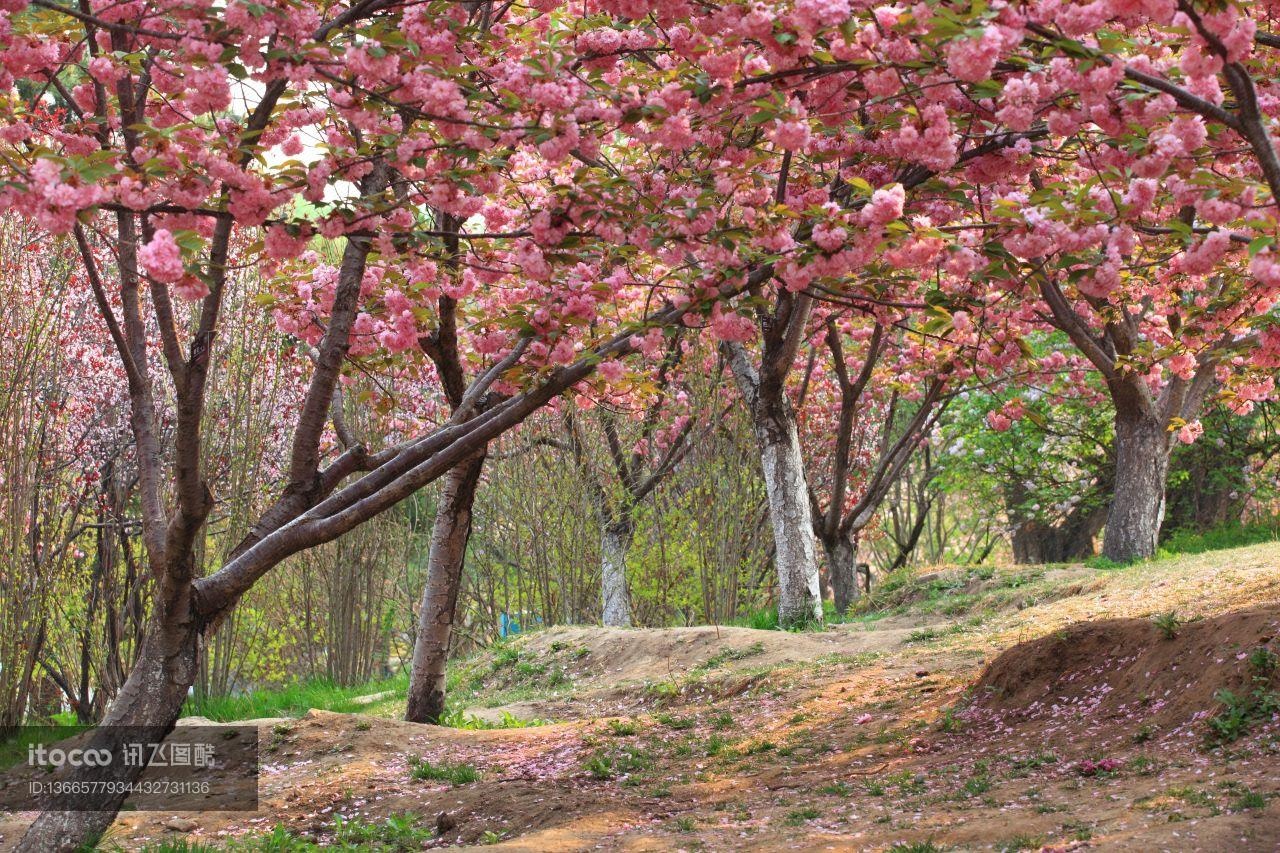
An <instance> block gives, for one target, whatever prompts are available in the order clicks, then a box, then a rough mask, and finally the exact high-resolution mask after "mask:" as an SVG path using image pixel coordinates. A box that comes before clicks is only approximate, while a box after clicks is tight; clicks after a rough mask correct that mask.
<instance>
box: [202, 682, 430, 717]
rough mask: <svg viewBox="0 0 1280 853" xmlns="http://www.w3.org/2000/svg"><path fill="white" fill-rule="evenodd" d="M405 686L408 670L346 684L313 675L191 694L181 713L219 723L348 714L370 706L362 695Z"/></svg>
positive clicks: (399, 692)
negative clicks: (229, 691)
mask: <svg viewBox="0 0 1280 853" xmlns="http://www.w3.org/2000/svg"><path fill="white" fill-rule="evenodd" d="M408 689H409V675H408V673H401V674H399V675H396V676H392V677H391V678H385V679H378V680H375V681H368V682H365V683H364V684H355V685H351V686H346V687H344V686H342V685H339V684H335V683H334V682H332V681H330V680H329V679H326V678H316V679H310V680H307V681H298V682H295V683H293V684H289V685H285V686H284V687H279V688H272V689H266V690H251V691H249V692H247V693H239V694H236V695H234V696H192V697H190V698H188V699H187V702H186V704H185V705H183V708H182V714H183V716H187V717H191V716H194V717H208V718H209V719H210V720H214V721H215V722H219V723H230V722H235V721H236V720H254V719H259V718H262V717H301V716H302V715H303V714H305V713H307V711H310V710H312V709H317V710H321V711H335V712H337V713H340V714H350V713H355V712H358V711H367V710H368V709H369V705H368V704H367V703H363V702H359V701H356V700H358V699H360V698H361V697H363V696H370V695H373V694H375V693H386V692H388V691H391V692H394V693H396V694H397V695H398V696H403V695H404V694H405V693H407V692H408Z"/></svg>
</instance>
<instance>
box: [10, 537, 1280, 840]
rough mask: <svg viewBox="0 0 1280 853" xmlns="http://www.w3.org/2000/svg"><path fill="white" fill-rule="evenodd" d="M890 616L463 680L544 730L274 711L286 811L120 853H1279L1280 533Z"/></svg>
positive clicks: (136, 820) (970, 592) (634, 641)
mask: <svg viewBox="0 0 1280 853" xmlns="http://www.w3.org/2000/svg"><path fill="white" fill-rule="evenodd" d="M875 603H876V604H877V605H878V606H879V607H880V609H879V610H877V611H875V612H872V613H869V614H866V615H864V616H862V617H860V618H858V619H855V620H853V621H850V622H849V623H847V624H842V625H836V626H833V627H830V628H828V629H827V630H826V631H823V632H820V633H817V632H810V633H785V632H779V631H758V630H752V629H747V628H724V627H722V628H718V629H717V628H714V627H706V628H677V629H665V630H649V629H636V630H613V629H600V628H557V629H552V630H547V631H543V632H539V633H536V634H532V635H530V636H528V637H525V638H523V639H521V640H519V641H517V642H514V643H508V644H503V645H501V646H499V647H497V648H496V649H495V650H492V651H490V652H487V653H485V654H484V655H481V656H478V657H476V658H474V659H472V660H470V661H467V662H464V663H463V664H461V665H460V666H459V667H457V669H456V671H455V673H454V674H453V677H452V681H453V685H452V687H453V688H454V691H455V696H460V697H462V698H464V699H465V700H466V701H467V702H468V703H469V704H470V706H471V708H470V710H469V711H468V713H469V714H471V715H473V716H474V717H476V718H479V719H481V720H487V721H490V723H493V724H502V723H503V721H504V720H505V723H506V724H507V725H511V724H512V723H513V722H514V721H515V720H517V719H519V720H525V721H530V720H533V721H536V722H537V723H538V724H535V725H530V726H526V727H508V728H492V729H482V730H474V729H461V728H441V727H433V726H420V725H414V724H409V723H404V722H401V721H399V720H398V719H396V715H397V713H398V712H400V711H402V710H403V701H404V700H403V697H402V696H391V697H380V698H379V699H378V700H377V701H376V702H373V703H371V704H370V705H369V707H368V713H366V714H333V713H328V712H323V711H311V712H309V713H307V714H306V715H305V716H303V717H301V718H298V719H287V720H279V719H277V720H264V721H261V722H260V725H261V737H262V740H263V743H264V744H266V747H265V749H266V752H264V758H263V766H262V777H261V784H260V790H261V804H260V810H259V811H258V812H256V813H248V814H245V813H239V814H236V813H187V814H181V815H176V814H165V813H156V812H148V813H134V814H130V815H125V816H122V817H121V818H120V819H119V820H118V821H117V822H116V824H115V825H114V826H113V827H112V829H111V830H110V832H109V834H108V836H107V838H106V839H105V842H104V845H105V846H108V847H109V846H112V845H115V846H118V847H121V848H125V849H137V848H145V847H148V845H150V846H151V849H156V850H159V849H168V850H176V849H200V848H199V847H198V845H199V844H210V845H216V846H217V847H219V848H221V847H223V846H226V845H228V844H231V845H234V844H236V843H237V842H236V841H235V839H237V838H242V839H244V838H252V837H256V836H262V835H264V834H267V833H270V832H272V830H273V828H275V827H283V828H277V829H275V834H274V836H272V837H273V838H275V839H277V840H278V841H279V840H292V841H297V842H304V841H308V840H309V841H311V842H314V843H315V844H317V845H319V846H321V847H327V846H331V845H335V844H336V843H337V842H347V843H351V841H352V839H353V838H361V839H364V840H365V842H372V841H374V840H377V839H381V842H383V843H386V844H388V845H390V847H389V848H387V849H396V848H395V845H397V844H398V845H399V848H400V849H419V848H423V847H434V846H447V845H455V844H493V845H495V849H503V850H526V851H546V850H581V849H606V850H628V851H631V850H635V851H667V850H698V849H707V850H729V849H738V848H749V849H768V850H774V849H813V850H876V851H878V850H887V849H896V850H901V851H909V850H917V851H928V850H935V849H960V850H1039V849H1049V850H1075V849H1100V850H1141V851H1154V850H1174V851H1184V850H1205V851H1226V850H1232V851H1252V850H1259V851H1262V850H1268V851H1270V850H1277V849H1280V723H1278V722H1277V718H1278V717H1280V714H1277V713H1276V709H1274V708H1271V707H1270V706H1269V705H1268V702H1269V701H1271V700H1273V699H1274V697H1275V693H1274V691H1276V690H1277V689H1280V674H1278V673H1277V672H1276V667H1275V658H1274V656H1269V655H1268V652H1267V650H1268V649H1269V650H1270V651H1271V652H1275V651H1278V650H1280V544H1268V545H1259V546H1254V547H1250V548H1241V549H1236V550H1231V551H1219V552H1213V553H1209V554H1202V555H1197V556H1189V557H1181V558H1176V559H1169V560H1161V561H1156V562H1152V563H1146V564H1141V565H1138V566H1135V567H1131V568H1127V569H1119V570H1102V569H1091V568H1086V567H1083V566H1069V567H1049V568H1044V567H1038V568H1034V569H1028V568H1019V569H1009V570H995V571H992V570H990V569H983V570H962V569H961V570H954V571H942V572H935V573H932V574H927V575H922V576H917V577H916V578H915V579H914V580H912V581H911V582H908V583H903V584H900V585H898V586H897V587H896V588H890V589H886V590H883V591H881V592H880V593H878V594H877V596H876V602H875ZM1224 688H1225V689H1229V690H1232V691H1233V696H1234V697H1235V698H1234V699H1233V700H1232V701H1230V702H1228V703H1226V704H1224V703H1223V702H1222V701H1221V699H1220V698H1218V697H1215V694H1216V693H1217V691H1219V690H1220V689H1224ZM1220 696H1221V694H1219V697H1220ZM1215 723H1216V732H1217V736H1216V739H1215ZM338 817H340V818H341V820H337V822H336V823H335V818H338ZM20 824H21V820H20V819H18V818H10V819H9V820H8V821H6V822H5V823H0V834H2V835H3V839H4V840H5V841H11V840H12V839H13V838H14V837H15V834H16V833H17V832H18V831H20ZM357 830H358V831H357ZM239 843H242V844H258V845H259V846H256V847H253V849H297V848H294V847H288V846H287V845H286V846H280V845H277V846H267V845H262V844H261V842H247V841H242V842H239ZM184 845H189V846H184ZM895 845H898V846H897V847H895Z"/></svg>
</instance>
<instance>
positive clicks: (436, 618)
mask: <svg viewBox="0 0 1280 853" xmlns="http://www.w3.org/2000/svg"><path fill="white" fill-rule="evenodd" d="M484 460H485V457H484V454H483V453H482V454H480V455H478V456H475V457H474V458H472V459H469V460H467V461H466V462H464V463H462V464H461V465H459V466H457V467H456V468H454V469H453V470H451V471H450V472H449V473H448V475H447V476H446V477H445V481H444V487H443V488H442V489H441V493H440V504H439V506H438V508H437V510H436V518H435V523H434V525H433V526H432V528H431V552H430V554H429V556H428V558H427V585H426V588H425V589H424V590H423V592H422V606H421V608H420V609H419V610H418V635H417V639H416V640H415V642H414V646H413V664H412V666H411V667H410V670H409V702H408V706H407V708H406V710H405V715H404V718H405V719H406V720H408V721H409V722H411V723H438V722H440V717H441V716H442V715H443V714H444V711H445V699H446V696H445V672H446V668H447V665H448V662H449V644H450V641H451V640H452V638H453V620H454V616H455V614H456V612H457V609H458V593H459V590H460V588H461V586H462V569H463V566H464V564H465V562H466V556H467V541H468V540H469V539H470V538H471V517H472V507H473V506H474V504H475V496H476V488H477V486H478V485H479V483H480V474H481V471H482V470H483V469H484Z"/></svg>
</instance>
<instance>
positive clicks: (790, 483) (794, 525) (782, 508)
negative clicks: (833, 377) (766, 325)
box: [756, 411, 822, 628]
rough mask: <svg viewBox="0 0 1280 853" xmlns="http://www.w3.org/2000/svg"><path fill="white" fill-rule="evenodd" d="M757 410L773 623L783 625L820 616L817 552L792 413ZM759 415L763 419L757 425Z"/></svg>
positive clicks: (820, 598)
mask: <svg viewBox="0 0 1280 853" xmlns="http://www.w3.org/2000/svg"><path fill="white" fill-rule="evenodd" d="M781 414H782V417H777V416H776V414H775V415H773V416H771V415H770V413H768V412H763V411H761V412H759V413H758V416H759V417H758V418H757V424H756V435H757V437H759V438H760V467H761V468H762V469H763V471H764V483H765V491H766V492H767V494H768V498H769V520H770V521H771V522H772V524H773V541H774V549H775V553H774V563H775V566H776V568H777V572H778V624H779V626H781V627H783V628H790V627H794V626H797V625H803V624H806V623H809V622H814V621H819V622H820V621H821V620H822V597H821V592H820V589H819V582H818V554H817V548H816V547H815V544H814V538H813V518H812V516H811V515H810V512H811V510H810V507H809V487H808V482H807V481H806V479H805V473H804V460H803V458H802V457H801V456H800V434H799V431H798V430H797V429H796V422H795V418H794V417H788V416H787V415H788V414H789V413H788V412H785V411H784V412H782V413H781ZM761 419H763V420H764V422H763V423H761V422H760V421H761Z"/></svg>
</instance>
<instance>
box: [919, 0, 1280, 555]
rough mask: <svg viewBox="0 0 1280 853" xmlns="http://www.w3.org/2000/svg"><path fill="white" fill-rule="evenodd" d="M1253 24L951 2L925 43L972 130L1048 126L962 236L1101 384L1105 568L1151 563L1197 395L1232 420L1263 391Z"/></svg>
mask: <svg viewBox="0 0 1280 853" xmlns="http://www.w3.org/2000/svg"><path fill="white" fill-rule="evenodd" d="M969 12H971V13H973V14H972V16H971V17H966V14H967V13H969ZM1270 14H1271V12H1270V9H1269V8H1268V7H1267V6H1266V5H1265V4H1235V3H1225V4H1221V5H1215V6H1208V5H1202V4H1197V3H1193V2H1189V0H1174V2H1156V3H1130V2H1097V3H1088V4H1085V3H1063V4H1054V3H1043V2H1039V3H1037V2H1032V3H1018V4H1011V5H1009V6H1004V7H1001V8H999V9H997V8H994V7H993V8H990V9H986V10H979V9H977V8H976V7H962V8H961V9H959V10H957V13H956V17H955V18H954V19H953V20H952V22H951V23H949V24H943V25H940V26H937V27H934V28H933V29H932V30H931V34H930V37H931V38H940V39H944V40H946V41H947V42H948V44H947V46H946V47H945V48H944V50H945V51H946V54H947V71H948V73H949V74H950V75H951V76H952V77H954V78H955V79H958V80H962V81H971V82H973V83H975V84H976V85H978V86H979V87H985V91H986V94H987V95H988V97H987V98H986V100H985V101H983V102H981V104H980V106H981V107H982V108H983V109H984V110H985V118H986V120H987V121H989V122H992V123H994V124H998V125H1000V126H1004V127H1006V128H1008V129H1011V130H1013V129H1018V128H1029V127H1032V126H1033V125H1035V124H1036V123H1038V122H1043V125H1044V127H1045V131H1046V132H1045V135H1044V137H1043V139H1042V140H1040V141H1038V142H1037V148H1036V151H1035V154H1036V157H1035V159H1034V162H1033V167H1032V170H1031V171H1030V172H1029V173H1028V174H1027V175H1026V178H1027V180H1026V181H1025V182H1023V181H1021V179H1019V180H1014V181H1011V180H1008V179H1007V177H1006V176H1002V177H1000V178H997V179H996V180H992V181H991V182H989V184H988V185H987V186H985V187H979V188H977V191H976V192H975V193H974V194H973V196H972V198H973V202H974V211H975V216H974V220H975V221H973V222H972V226H973V227H974V228H975V229H982V230H983V231H984V233H986V234H987V236H988V240H987V241H986V243H985V244H984V246H983V252H984V254H985V255H986V256H987V257H989V258H992V259H993V260H994V261H995V263H994V264H993V267H992V268H991V269H989V270H988V271H987V275H988V276H990V277H991V278H992V279H993V280H994V281H995V282H996V283H997V286H999V287H1002V288H1005V289H1007V290H1009V291H1011V292H1016V293H1020V294H1022V295H1024V296H1025V298H1026V299H1027V300H1028V305H1030V306H1031V309H1030V310H1031V313H1030V314H1027V315H1024V319H1025V320H1026V321H1027V322H1028V324H1030V325H1034V324H1035V323H1036V322H1040V323H1044V324H1047V325H1048V326H1051V327H1055V328H1057V329H1060V330H1062V331H1063V332H1065V333H1066V334H1067V335H1068V336H1069V338H1070V339H1071V341H1072V343H1073V344H1074V346H1075V347H1077V348H1078V349H1079V351H1080V352H1081V353H1082V354H1084V355H1085V356H1086V357H1087V358H1088V359H1089V361H1090V362H1091V363H1092V365H1093V367H1094V368H1095V369H1096V370H1097V371H1098V372H1099V374H1100V375H1101V376H1102V378H1103V381H1104V382H1105V384H1106V386H1107V389H1108V392H1109V394H1110V396H1111V399H1112V402H1113V404H1114V410H1115V421H1114V425H1115V442H1116V444H1115V449H1116V472H1115V490H1114V494H1113V499H1112V500H1111V505H1110V507H1111V508H1110V511H1109V514H1108V518H1107V524H1106V535H1105V539H1104V553H1105V554H1106V555H1107V556H1108V557H1110V558H1112V559H1115V560H1120V561H1127V560H1131V559H1134V558H1140V557H1146V556H1150V555H1151V554H1153V553H1154V551H1155V547H1156V540H1157V536H1158V533H1159V529H1160V525H1161V521H1162V518H1163V514H1164V494H1165V485H1166V483H1165V481H1166V477H1167V471H1168V460H1169V452H1170V449H1171V447H1172V446H1173V443H1174V441H1175V440H1176V441H1184V442H1189V441H1194V440H1195V439H1196V437H1197V436H1198V435H1199V432H1200V429H1201V428H1200V426H1199V423H1198V420H1197V418H1198V414H1199V412H1200V410H1201V407H1202V405H1203V404H1204V402H1205V400H1206V399H1208V398H1209V397H1211V396H1214V395H1216V396H1219V397H1220V398H1223V399H1225V400H1227V401H1229V402H1230V403H1231V404H1232V405H1233V406H1234V408H1235V409H1236V410H1237V411H1240V412H1247V411H1248V410H1249V409H1250V408H1251V407H1252V406H1253V405H1254V404H1255V403H1256V402H1257V401H1259V400H1261V399H1265V398H1267V397H1268V396H1269V395H1270V394H1271V393H1272V388H1273V381H1272V378H1271V376H1270V375H1269V373H1270V371H1271V370H1272V369H1273V366H1274V363H1275V352H1274V347H1275V336H1274V335H1273V334H1272V333H1271V332H1269V331H1268V329H1267V328H1266V326H1267V324H1268V323H1269V321H1268V320H1267V316H1268V314H1269V312H1270V311H1271V309H1272V308H1273V306H1274V305H1275V302H1276V298H1277V295H1280V275H1278V274H1277V270H1278V269H1280V266H1277V262H1276V255H1275V250H1274V248H1273V246H1274V243H1275V227H1276V208H1275V204H1276V202H1275V199H1276V197H1277V191H1280V161H1278V159H1277V154H1276V149H1275V141H1274V138H1273V136H1272V133H1271V129H1270V125H1271V123H1272V121H1273V115H1274V112H1275V108H1274V104H1273V101H1274V93H1273V88H1274V80H1275V74H1274V69H1275V60H1276V55H1277V54H1276V49H1277V45H1280V40H1277V38H1276V37H1275V36H1274V35H1271V34H1270V33H1268V32H1267V31H1266V28H1267V26H1268V25H1269V24H1270V18H1269V17H1268V16H1269V15H1270ZM960 21H965V22H966V23H965V26H963V27H962V26H960V25H959V22H960ZM979 27H980V28H981V29H980V30H979ZM996 267H1000V268H1001V269H1002V270H1003V271H999V270H997V269H996Z"/></svg>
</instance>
